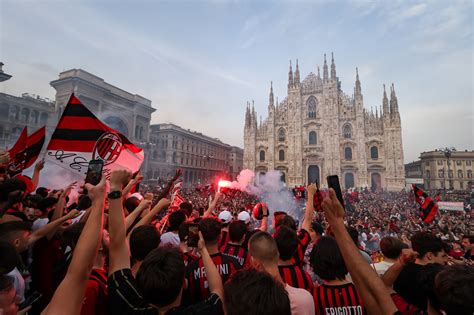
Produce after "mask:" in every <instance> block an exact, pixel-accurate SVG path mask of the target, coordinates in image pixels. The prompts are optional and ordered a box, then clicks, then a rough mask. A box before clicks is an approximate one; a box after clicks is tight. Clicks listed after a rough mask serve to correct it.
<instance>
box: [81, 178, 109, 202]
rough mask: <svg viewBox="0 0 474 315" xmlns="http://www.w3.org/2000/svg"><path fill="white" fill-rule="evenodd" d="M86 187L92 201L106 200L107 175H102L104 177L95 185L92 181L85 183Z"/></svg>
mask: <svg viewBox="0 0 474 315" xmlns="http://www.w3.org/2000/svg"><path fill="white" fill-rule="evenodd" d="M112 175H113V173H112ZM84 188H85V189H87V195H88V196H89V198H91V200H92V202H104V200H105V191H106V179H105V176H102V179H101V180H100V182H99V183H98V184H97V185H95V186H94V185H92V184H90V183H87V184H85V185H84Z"/></svg>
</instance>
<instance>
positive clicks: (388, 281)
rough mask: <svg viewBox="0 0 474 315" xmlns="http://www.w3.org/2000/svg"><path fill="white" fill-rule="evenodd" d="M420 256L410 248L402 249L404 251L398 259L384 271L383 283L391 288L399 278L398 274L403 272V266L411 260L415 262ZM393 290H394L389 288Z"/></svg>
mask: <svg viewBox="0 0 474 315" xmlns="http://www.w3.org/2000/svg"><path fill="white" fill-rule="evenodd" d="M417 256H418V253H417V252H414V251H413V250H412V249H410V248H405V249H402V253H401V255H400V257H399V258H398V260H397V261H396V262H395V263H394V264H393V265H392V266H391V267H390V268H388V270H387V271H386V272H385V273H384V275H383V276H382V281H383V283H384V284H385V285H386V286H387V288H389V289H391V288H392V287H393V284H394V283H395V280H397V278H398V275H399V274H400V272H402V269H403V267H405V266H406V265H407V264H408V263H409V262H414V261H415V260H416V257H417ZM389 291H392V290H389Z"/></svg>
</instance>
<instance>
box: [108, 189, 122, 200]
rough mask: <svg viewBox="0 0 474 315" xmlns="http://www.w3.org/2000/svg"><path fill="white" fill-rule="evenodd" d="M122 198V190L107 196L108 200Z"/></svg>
mask: <svg viewBox="0 0 474 315" xmlns="http://www.w3.org/2000/svg"><path fill="white" fill-rule="evenodd" d="M120 197H122V192H121V191H120V190H116V191H111V192H110V193H109V194H108V195H107V198H109V199H119V198H120Z"/></svg>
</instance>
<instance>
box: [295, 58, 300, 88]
mask: <svg viewBox="0 0 474 315" xmlns="http://www.w3.org/2000/svg"><path fill="white" fill-rule="evenodd" d="M296 84H300V68H299V67H298V59H296V70H295V85H296Z"/></svg>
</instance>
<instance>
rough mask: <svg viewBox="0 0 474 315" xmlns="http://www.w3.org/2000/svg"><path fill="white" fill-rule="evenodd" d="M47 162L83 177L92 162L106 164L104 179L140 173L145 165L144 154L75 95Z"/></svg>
mask: <svg viewBox="0 0 474 315" xmlns="http://www.w3.org/2000/svg"><path fill="white" fill-rule="evenodd" d="M46 150H47V154H46V156H47V159H48V160H49V161H51V162H53V163H55V164H56V165H58V166H60V167H62V168H64V169H67V170H69V171H71V172H75V173H76V174H78V173H79V174H81V175H82V176H83V175H85V174H86V173H87V168H88V165H89V161H91V160H102V161H104V169H103V172H104V175H105V176H106V177H107V178H108V177H109V176H110V173H111V172H112V170H114V169H116V168H125V169H128V170H130V171H131V172H132V173H135V172H137V171H138V170H139V169H140V166H141V164H142V162H143V150H142V149H140V148H138V147H136V146H135V145H134V144H132V143H131V142H130V141H129V140H128V139H127V138H126V137H125V136H124V135H122V134H121V133H119V132H117V131H115V130H113V129H112V128H110V127H108V126H107V125H105V124H104V123H103V122H102V121H100V120H99V119H98V118H97V117H96V116H95V115H94V114H93V113H92V112H91V111H89V110H88V109H87V108H86V107H85V106H84V105H83V104H82V103H81V102H80V101H79V99H78V98H76V97H75V96H74V94H72V95H71V97H70V99H69V101H68V104H67V106H66V108H65V109H64V112H63V114H62V116H61V118H60V119H59V122H58V125H57V126H56V130H55V131H54V133H53V135H52V136H51V140H50V142H49V144H48V147H47V149H46Z"/></svg>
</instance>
